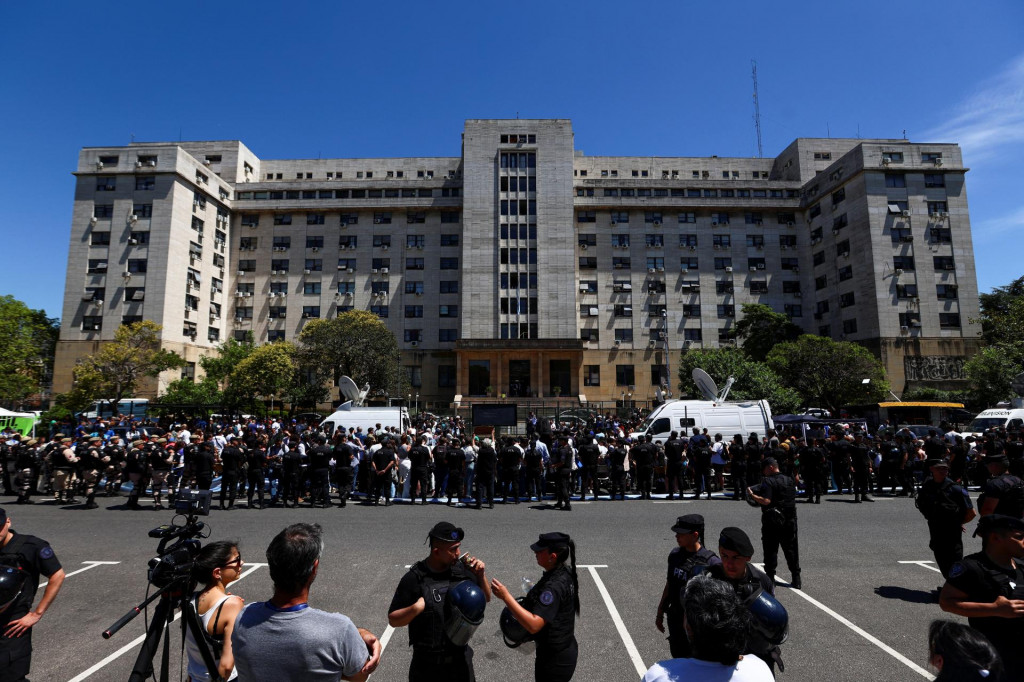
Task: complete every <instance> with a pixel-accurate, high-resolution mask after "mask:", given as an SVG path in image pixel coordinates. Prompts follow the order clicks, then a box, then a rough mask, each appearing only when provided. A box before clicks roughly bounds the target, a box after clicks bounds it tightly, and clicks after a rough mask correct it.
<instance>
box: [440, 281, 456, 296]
mask: <svg viewBox="0 0 1024 682" xmlns="http://www.w3.org/2000/svg"><path fill="white" fill-rule="evenodd" d="M440 287H441V292H440V293H442V294H457V293H459V282H458V280H441V283H440Z"/></svg>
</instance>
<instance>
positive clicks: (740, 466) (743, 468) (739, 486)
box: [730, 462, 747, 500]
mask: <svg viewBox="0 0 1024 682" xmlns="http://www.w3.org/2000/svg"><path fill="white" fill-rule="evenodd" d="M730 470H731V474H732V476H731V477H730V478H732V497H733V499H734V500H745V499H747V463H746V462H739V463H737V462H733V464H732V466H731V467H730Z"/></svg>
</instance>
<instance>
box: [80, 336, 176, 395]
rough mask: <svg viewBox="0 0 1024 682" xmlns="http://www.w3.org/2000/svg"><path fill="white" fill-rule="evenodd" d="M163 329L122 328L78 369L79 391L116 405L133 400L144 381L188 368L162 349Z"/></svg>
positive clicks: (174, 354)
mask: <svg viewBox="0 0 1024 682" xmlns="http://www.w3.org/2000/svg"><path fill="white" fill-rule="evenodd" d="M161 329H162V328H161V326H160V325H158V324H157V323H155V322H152V321H150V320H143V321H142V322H135V323H133V324H127V325H121V326H120V327H118V329H117V331H116V332H114V340H113V341H111V342H109V343H105V344H103V345H102V346H101V347H100V349H99V351H97V352H96V353H95V354H94V355H90V356H87V357H85V358H82V359H81V360H79V362H78V364H77V365H75V368H74V370H73V372H74V377H75V385H76V387H78V388H80V389H81V391H83V392H85V393H86V394H90V395H91V397H92V398H93V399H95V398H103V399H109V400H112V401H113V402H114V404H115V405H116V404H117V403H118V402H120V400H121V399H122V398H127V397H130V396H132V395H133V394H134V393H135V391H136V389H137V388H138V385H139V382H140V381H141V380H142V379H143V378H145V377H154V378H155V377H157V376H159V375H160V373H161V372H163V371H165V370H168V369H174V368H176V367H182V366H184V364H185V361H184V360H183V359H182V358H181V357H180V356H179V355H178V354H177V353H174V352H172V351H169V350H164V349H163V348H162V347H161V345H160V331H161Z"/></svg>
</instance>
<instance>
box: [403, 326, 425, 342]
mask: <svg viewBox="0 0 1024 682" xmlns="http://www.w3.org/2000/svg"><path fill="white" fill-rule="evenodd" d="M404 338H405V342H406V343H409V342H411V341H415V342H417V343H419V342H420V341H422V340H423V330H422V329H406V330H405V337H404Z"/></svg>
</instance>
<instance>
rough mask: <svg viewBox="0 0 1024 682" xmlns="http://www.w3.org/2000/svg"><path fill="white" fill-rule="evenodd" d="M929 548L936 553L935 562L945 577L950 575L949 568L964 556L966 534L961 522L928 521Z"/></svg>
mask: <svg viewBox="0 0 1024 682" xmlns="http://www.w3.org/2000/svg"><path fill="white" fill-rule="evenodd" d="M928 537H929V540H930V542H929V543H928V547H929V549H931V550H932V554H934V555H935V563H936V564H937V565H938V567H939V571H941V572H942V577H943V578H948V577H949V569H950V568H952V567H953V564H955V563H956V562H958V561H960V560H961V559H963V558H964V536H963V531H962V530H961V527H960V524H959V523H950V522H949V521H931V520H929V521H928Z"/></svg>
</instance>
